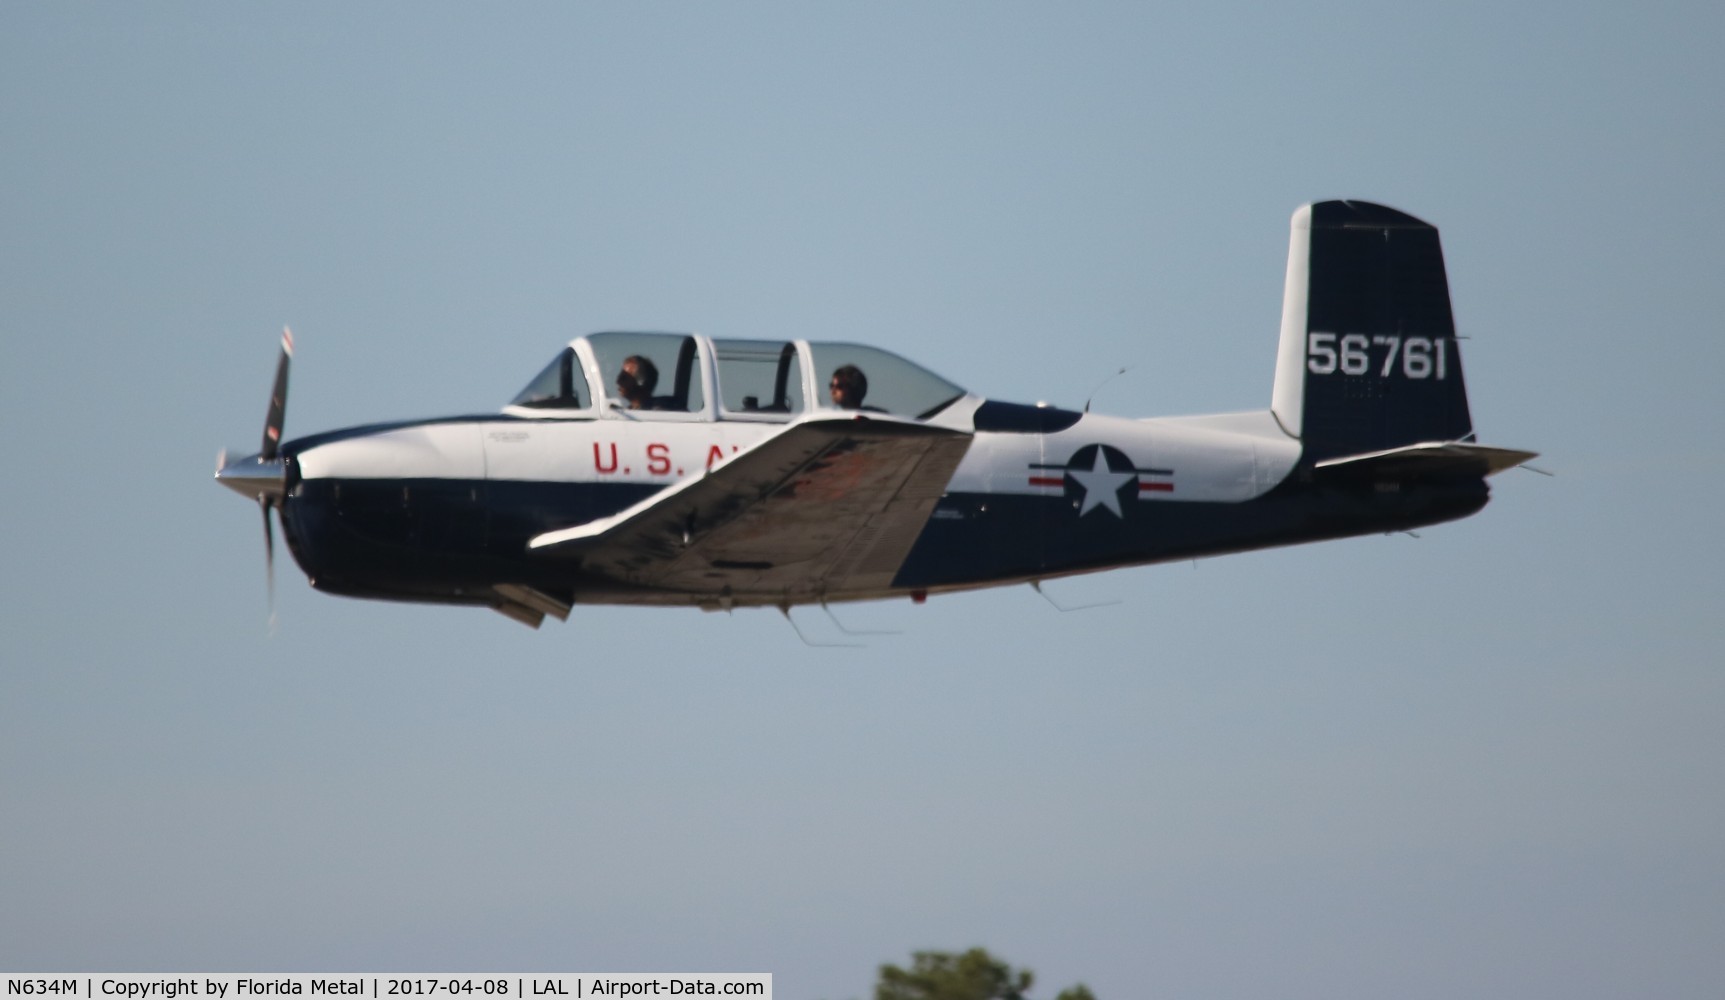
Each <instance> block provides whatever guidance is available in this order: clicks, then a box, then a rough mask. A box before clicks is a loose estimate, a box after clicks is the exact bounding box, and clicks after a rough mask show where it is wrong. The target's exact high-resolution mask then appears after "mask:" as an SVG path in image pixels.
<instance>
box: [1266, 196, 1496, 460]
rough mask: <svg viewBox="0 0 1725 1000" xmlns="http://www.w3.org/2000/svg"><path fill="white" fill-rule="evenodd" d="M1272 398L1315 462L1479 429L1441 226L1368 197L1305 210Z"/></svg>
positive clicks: (1295, 226)
mask: <svg viewBox="0 0 1725 1000" xmlns="http://www.w3.org/2000/svg"><path fill="white" fill-rule="evenodd" d="M1270 408H1271V410H1272V412H1274V413H1275V415H1276V419H1277V420H1279V421H1280V422H1281V424H1282V427H1283V428H1284V429H1285V430H1287V431H1288V433H1290V434H1293V435H1294V436H1296V437H1298V438H1300V440H1301V442H1302V443H1303V444H1304V446H1305V453H1304V456H1305V460H1306V461H1308V462H1316V461H1319V460H1321V459H1325V458H1331V457H1334V456H1339V455H1357V454H1363V453H1367V452H1374V451H1382V450H1385V449H1390V448H1397V447H1400V446H1402V445H1408V444H1416V443H1421V442H1432V441H1460V440H1464V439H1467V438H1470V437H1471V436H1472V433H1473V421H1472V418H1471V417H1470V416H1469V415H1468V406H1467V388H1466V385H1465V383H1464V382H1463V380H1462V367H1461V352H1460V351H1459V350H1458V349H1457V345H1456V339H1455V320H1454V318H1453V317H1452V315H1451V313H1450V301H1449V281H1448V278H1447V277H1446V275H1445V273H1444V263H1443V249H1442V247H1441V246H1440V245H1439V243H1438V232H1437V229H1436V228H1435V227H1433V226H1431V225H1428V224H1427V223H1425V222H1422V221H1420V220H1419V219H1416V218H1414V217H1413V216H1411V215H1407V214H1405V213H1402V212H1398V211H1396V210H1395V209H1393V208H1386V207H1384V206H1382V205H1374V204H1372V203H1370V202H1364V201H1325V202H1318V203H1317V204H1313V205H1306V206H1304V207H1302V208H1300V209H1299V210H1298V211H1296V212H1295V213H1294V218H1293V223H1292V235H1291V238H1290V240H1289V245H1288V275H1287V286H1286V289H1285V291H1284V294H1283V300H1282V333H1281V340H1280V343H1279V347H1278V350H1277V356H1276V383H1275V389H1274V392H1273V394H1272V396H1271V402H1270Z"/></svg>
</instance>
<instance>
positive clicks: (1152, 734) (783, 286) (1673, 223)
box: [0, 3, 1725, 1000]
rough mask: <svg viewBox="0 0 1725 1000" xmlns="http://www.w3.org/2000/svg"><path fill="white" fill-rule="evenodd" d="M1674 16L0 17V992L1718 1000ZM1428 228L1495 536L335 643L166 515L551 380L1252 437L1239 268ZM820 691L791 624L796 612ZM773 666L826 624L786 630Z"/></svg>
mask: <svg viewBox="0 0 1725 1000" xmlns="http://www.w3.org/2000/svg"><path fill="white" fill-rule="evenodd" d="M1722 20H1725V18H1722V16H1721V14H1720V13H1719V10H1718V8H1717V7H1716V6H1713V5H1704V4H1680V3H1679V4H1662V5H1656V9H1653V10H1640V11H1631V10H1629V9H1628V8H1625V7H1624V6H1623V5H1618V4H1577V5H1554V4H1553V5H1544V4H1527V5H1510V6H1507V7H1506V6H1503V5H1493V4H1468V3H1461V4H1445V5H1439V6H1436V7H1431V6H1427V7H1422V8H1419V9H1413V8H1408V9H1404V10H1401V11H1399V12H1398V11H1391V10H1389V9H1387V8H1385V7H1383V6H1382V5H1369V4H1348V3H1331V4H1308V5H1299V6H1290V7H1284V8H1281V9H1278V10H1274V11H1266V10H1262V9H1258V8H1257V7H1254V6H1251V5H1210V6H1207V7H1204V8H1203V9H1190V10H1188V9H1180V10H1174V9H1158V8H1154V7H1151V6H1148V5H1137V4H1076V5H1060V6H1055V5H1035V4H1023V3H990V4H982V3H962V4H931V5H911V4H878V5H838V4H809V5H791V4H728V5H678V4H586V5H578V6H577V5H515V6H510V7H507V8H502V9H482V8H478V7H462V6H449V5H406V4H397V5H381V4H380V5H371V6H359V7H355V6H352V5H333V4H332V5H292V6H289V5H246V6H233V5H203V4H189V5H188V4H169V5H154V6H151V7H148V8H146V7H140V6H137V5H122V4H98V5H79V6H65V5H23V4H13V5H9V6H7V7H6V8H5V9H4V10H3V11H0V178H3V180H4V183H3V184H0V461H3V463H4V468H5V469H6V470H7V472H8V478H7V483H8V487H9V488H8V489H7V490H6V495H5V505H6V506H5V513H4V516H3V517H0V555H3V557H4V563H5V572H4V573H3V574H0V663H3V667H0V801H3V803H4V808H3V809H0V901H3V902H0V966H4V967H5V968H8V969H13V970H19V969H25V968H35V969H64V970H86V969H88V970H99V969H106V970H122V969H124V970H154V969H163V970H171V969H179V970H212V971H213V970H235V971H264V970H292V969H300V970H316V971H330V970H341V969H368V970H387V969H402V970H419V969H423V970H437V969H441V970H452V971H480V970H506V971H518V970H540V969H543V970H602V969H607V970H620V971H632V970H633V971H656V970H702V969H710V970H727V969H735V970H758V971H770V972H773V973H774V974H775V977H776V979H775V985H776V988H777V994H778V995H780V996H785V997H810V998H816V997H827V998H832V1000H839V998H844V997H860V996H863V995H866V994H867V992H868V990H869V988H870V985H871V983H872V981H873V974H874V968H875V966H876V965H877V964H878V963H880V962H883V961H900V962H902V961H906V960H908V958H909V955H910V953H911V951H913V950H915V949H919V948H948V949H958V948H964V947H968V946H970V945H973V944H981V945H984V946H986V947H988V948H990V949H992V950H994V951H995V952H996V953H998V954H1000V955H1002V956H1004V957H1006V958H1007V959H1009V960H1011V961H1013V962H1015V963H1019V964H1024V965H1028V966H1030V967H1032V968H1034V969H1035V970H1036V971H1037V973H1038V977H1039V982H1040V983H1041V986H1040V987H1039V989H1038V991H1037V995H1046V996H1052V995H1053V993H1054V992H1056V991H1057V990H1058V989H1059V988H1060V987H1061V986H1064V985H1067V984H1069V983H1072V982H1075V981H1078V980H1084V981H1085V982H1087V983H1089V984H1090V985H1091V986H1092V988H1094V989H1095V990H1096V992H1097V995H1098V996H1101V997H1104V998H1120V997H1133V996H1146V995H1168V996H1206V997H1256V996H1265V995H1276V996H1284V997H1338V996H1339V997H1380V996H1386V995H1395V996H1403V997H1454V996H1457V995H1490V996H1527V997H1564V998H1576V997H1617V996H1622V995H1626V994H1629V993H1631V992H1634V993H1636V994H1640V995H1659V996H1666V997H1690V996H1693V997H1713V996H1717V995H1719V992H1720V990H1721V988H1722V987H1725V958H1721V957H1720V954H1719V951H1718V947H1717V945H1718V942H1719V940H1721V938H1722V936H1725V855H1722V854H1721V852H1720V850H1719V845H1720V844H1721V843H1725V794H1722V793H1721V791H1720V789H1722V788H1725V738H1722V737H1721V731H1720V727H1719V721H1718V720H1719V718H1720V716H1721V713H1722V710H1725V678H1722V676H1721V670H1720V664H1721V662H1722V661H1725V626H1722V625H1721V622H1720V610H1721V606H1722V601H1721V597H1722V596H1725V587H1722V586H1721V584H1720V583H1719V576H1718V568H1717V564H1718V560H1719V557H1720V555H1721V553H1722V552H1725V529H1722V528H1721V522H1720V519H1719V518H1718V517H1717V516H1716V515H1715V514H1714V513H1713V511H1712V508H1713V503H1712V499H1713V498H1714V497H1717V496H1719V495H1721V494H1722V493H1725V474H1722V471H1721V469H1722V466H1725V416H1722V412H1725V408H1722V407H1721V405H1720V398H1721V397H1720V392H1719V389H1718V381H1719V375H1718V372H1719V370H1720V369H1721V367H1722V364H1725V348H1722V347H1721V343H1722V338H1721V337H1720V335H1719V334H1720V330H1721V324H1720V320H1719V302H1720V295H1719V292H1718V288H1719V280H1718V277H1717V275H1718V273H1719V271H1720V270H1721V263H1722V258H1725V255H1722V254H1721V252H1720V250H1719V245H1720V243H1719V236H1718V234H1719V233H1720V232H1721V231H1725V199H1721V197H1720V191H1719V186H1720V164H1721V163H1722V162H1725V127H1722V125H1725V121H1722V119H1721V107H1720V102H1719V95H1720V94H1722V93H1725V70H1722V69H1721V64H1720V61H1719V60H1718V58H1717V53H1716V51H1715V50H1716V47H1717V46H1716V43H1717V39H1718V38H1719V37H1721V35H1722V34H1725V23H1721V22H1722ZM1331 197H1357V198H1366V199H1370V200H1374V201H1380V202H1383V203H1386V204H1390V205H1394V206H1396V207H1398V208H1401V209H1404V210H1406V211H1408V212H1411V213H1413V214H1415V215H1418V216H1421V217H1423V218H1426V219H1428V220H1430V221H1432V222H1433V223H1435V224H1436V225H1438V226H1439V227H1440V228H1441V229H1442V231H1443V234H1444V243H1445V248H1446V251H1447V255H1448V264H1449V272H1450V279H1451V291H1452V296H1453V299H1454V304H1455V311H1456V316H1457V319H1458V324H1459V326H1460V328H1461V332H1462V333H1463V334H1464V335H1465V336H1467V337H1469V338H1470V339H1469V340H1468V341H1467V342H1466V343H1465V344H1464V353H1465V357H1466V362H1467V373H1468V380H1469V384H1470V388H1471V398H1472V404H1473V413H1474V418H1475V425H1476V428H1477V429H1478V430H1479V432H1480V435H1481V437H1482V439H1483V440H1485V441H1487V442H1490V443H1495V444H1502V445H1506V446H1511V447H1526V448H1531V449H1536V450H1539V451H1541V452H1543V453H1544V457H1543V458H1542V459H1541V460H1540V462H1539V464H1540V465H1541V466H1542V467H1544V468H1548V469H1550V470H1553V471H1555V472H1556V473H1557V475H1556V477H1555V478H1543V477H1539V476H1535V475H1531V474H1528V473H1525V472H1513V473H1510V474H1506V475H1504V476H1503V477H1501V478H1499V479H1498V480H1496V481H1495V482H1496V492H1495V499H1494V502H1493V503H1492V505H1491V506H1490V507H1488V508H1487V509H1486V510H1485V511H1484V512H1483V513H1482V514H1481V515H1479V516H1477V517H1475V518H1472V519H1470V520H1467V521H1463V522H1460V523H1456V524H1452V525H1447V526H1442V527H1439V528H1435V529H1431V530H1428V531H1424V532H1422V533H1421V537H1420V538H1418V539H1413V538H1408V537H1405V536H1404V537H1394V538H1378V537H1374V538H1367V539H1357V540H1351V541H1344V542H1338V543H1330V544H1326V545H1321V546H1311V547H1305V548H1297V549H1289V550H1283V551H1275V552H1265V553H1256V554H1249V555H1242V556H1234V557H1228V558H1223V559H1216V560H1207V561H1203V562H1200V563H1199V564H1197V565H1195V566H1193V565H1177V566H1165V567H1160V568H1151V569H1144V570H1132V571H1123V572H1116V573H1112V574H1107V575H1102V576H1098V577H1090V578H1085V579H1082V580H1073V581H1062V582H1060V583H1058V584H1051V585H1050V586H1049V588H1048V589H1049V591H1050V593H1051V594H1054V595H1055V596H1057V597H1058V598H1059V599H1060V600H1062V601H1064V602H1067V603H1074V604H1076V603H1083V602H1087V601H1103V600H1119V601H1121V602H1122V603H1120V604H1118V605H1115V606H1111V607H1107V608H1100V609H1096V610H1090V611H1084V612H1077V613H1071V614H1061V613H1059V612H1057V611H1055V610H1054V609H1053V608H1052V607H1050V606H1049V605H1048V604H1047V603H1045V602H1043V601H1041V600H1040V599H1039V598H1037V596H1036V595H1035V594H1034V593H1032V592H1031V591H1029V590H1028V589H1026V588H1016V589H1011V590H999V591H989V592H983V593H978V594H970V595H961V596H954V597H945V598H936V599H933V600H931V601H930V602H929V603H928V604H927V605H925V606H922V607H913V606H911V605H909V604H908V603H903V604H897V603H895V604H877V605H868V606H863V607H858V608H851V609H846V617H847V620H848V621H849V623H850V624H852V625H854V626H871V627H876V628H893V629H901V630H903V634H901V635H896V636H883V637H878V638H877V639H874V640H872V641H871V643H870V645H869V647H868V648H866V649H863V650H811V649H808V648H806V647H804V646H803V645H802V644H801V642H799V641H798V639H797V637H796V635H795V634H794V633H793V632H792V631H791V630H790V629H789V628H788V627H787V626H786V625H785V623H784V622H782V621H781V620H779V619H778V617H777V616H776V615H775V614H772V613H738V614H736V615H733V616H724V615H703V614H700V613H698V612H694V611H689V612H676V611H670V612H664V611H660V612H654V611H634V610H623V609H606V608H584V609H580V610H578V611H577V612H576V614H575V615H574V616H572V618H571V620H570V622H569V623H568V624H566V625H562V626H553V625H548V626H547V627H546V628H545V629H543V630H542V631H539V632H529V631H527V630H525V629H522V628H520V627H519V626H516V625H514V624H513V623H511V622H509V621H507V620H505V619H503V618H502V617H501V616H498V615H494V614H490V613H487V612H482V611H461V610H439V609H427V608H418V607H408V606H398V605H387V604H374V603H365V602H354V601H343V600H337V599H333V598H329V597H326V596H323V595H321V594H317V593H315V592H313V591H311V590H310V588H308V587H307V586H305V584H304V581H303V577H302V576H301V575H300V574H299V573H298V571H297V569H296V568H295V567H293V566H292V565H291V563H290V562H289V561H288V560H287V559H286V558H285V555H284V558H283V560H282V565H281V566H279V567H278V569H279V571H280V572H279V582H278V590H279V596H278V601H277V604H278V610H279V615H280V627H279V629H278V630H277V631H276V633H275V634H274V635H271V634H270V631H269V629H268V627H267V624H266V617H267V612H266V607H265V588H264V573H263V558H262V551H261V549H262V540H261V538H260V537H259V535H260V529H259V525H258V524H257V515H256V512H255V511H253V510H251V509H248V508H247V506H246V505H245V504H243V503H240V502H237V501H236V500H235V498H234V497H232V495H231V494H228V493H227V492H226V491H223V490H220V489H218V488H216V487H215V486H214V485H213V484H212V483H211V482H210V481H209V474H210V471H211V469H212V467H213V463H214V458H215V454H216V451H217V450H218V449H219V448H221V447H224V446H225V447H230V448H235V449H242V448H244V449H249V448H250V447H251V446H253V445H254V444H255V442H256V440H257V438H258V436H259V433H260V427H261V424H262V419H263V412H264V408H265V404H266V402H267V392H268V385H269V378H270V374H271V367H272V365H273V363H274V351H275V340H276V336H277V333H278V332H279V329H280V327H281V326H282V325H283V324H284V323H286V324H291V325H292V326H293V327H294V330H295V333H296V338H297V340H298V344H299V351H298V355H297V357H296V366H295V370H294V384H293V391H292V394H291V401H290V405H289V409H288V432H289V434H290V436H291V435H293V434H303V433H309V432H312V431H316V430H324V429H328V428H332V427H339V426H345V425H349V424H354V423H361V422H368V421H373V420H378V419H390V418H403V417H419V416H431V415H436V414H440V413H460V412H474V411H483V410H487V409H492V408H495V407H497V406H500V405H501V404H502V403H503V402H504V401H505V400H506V399H508V398H509V397H510V396H511V395H512V394H513V393H514V392H515V391H516V390H517V389H518V388H520V386H521V385H522V384H524V383H525V382H526V381H527V380H528V378H530V377H531V376H532V375H533V374H534V373H535V372H536V371H537V370H538V368H539V367H540V366H541V365H542V364H543V362H544V361H545V359H546V358H548V357H549V356H550V355H551V354H552V353H553V352H554V351H555V350H556V348H557V347H558V346H559V345H560V344H561V343H563V342H564V341H566V340H567V339H568V338H569V337H571V336H573V335H575V334H578V333H581V332H585V331H590V330H597V329H607V328H612V329H615V328H624V329H628V328H636V329H697V330H700V331H701V332H704V333H709V334H714V335H720V336H736V337H756V336H759V337H809V338H814V339H839V340H858V341H866V342H871V343H876V344H879V345H881V346H883V347H886V348H889V349H892V350H896V351H899V352H901V353H904V354H906V355H908V356H910V357H912V358H914V359H916V360H918V361H920V362H922V363H924V364H926V365H928V366H929V367H931V368H933V369H934V370H936V371H938V372H940V373H942V374H943V375H945V376H947V377H948V378H951V379H953V380H955V381H957V382H959V383H961V384H964V385H966V386H967V387H969V388H971V389H973V390H975V391H977V392H979V393H982V394H985V395H989V396H993V397H996V398H1003V399H1011V400H1022V401H1034V400H1048V401H1051V402H1054V403H1060V404H1066V405H1077V404H1079V403H1081V402H1082V401H1083V400H1084V398H1085V396H1086V395H1087V394H1088V393H1089V392H1090V391H1091V389H1092V388H1093V387H1094V386H1095V385H1096V384H1097V383H1099V382H1101V381H1102V380H1103V379H1104V378H1106V377H1107V376H1108V374H1109V373H1111V372H1113V371H1115V370H1117V369H1118V368H1120V367H1122V366H1129V367H1130V370H1129V371H1128V373H1127V374H1126V375H1124V376H1121V377H1119V378H1116V379H1114V380H1113V381H1110V382H1108V383H1107V385H1106V386H1105V387H1104V388H1103V389H1102V390H1101V391H1100V392H1099V393H1098V394H1097V397H1096V403H1095V407H1096V409H1098V410H1102V411H1105V412H1116V413H1123V414H1128V415H1143V416H1148V415H1158V414H1178V413H1194V412H1209V411H1222V410H1234V409H1249V408H1259V407H1262V406H1265V405H1267V401H1268V397H1269V390H1270V376H1271V370H1272V366H1273V361H1274V354H1275V337H1276V331H1277V325H1278V321H1279V316H1280V296H1281V283H1282V268H1283V263H1284V255H1285V253H1286V250H1287V220H1288V216H1289V214H1290V213H1291V212H1292V211H1293V209H1294V208H1295V207H1296V206H1297V205H1299V204H1301V203H1302V202H1306V201H1312V200H1318V199H1323V198H1331ZM800 620H802V621H803V622H804V624H805V627H806V628H807V629H809V630H810V631H811V632H813V633H817V634H830V626H829V625H828V624H827V623H826V622H825V620H824V619H823V618H822V617H820V616H819V615H818V613H816V614H810V615H806V616H803V617H800ZM823 630H826V631H825V632H823Z"/></svg>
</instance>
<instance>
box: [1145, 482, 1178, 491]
mask: <svg viewBox="0 0 1725 1000" xmlns="http://www.w3.org/2000/svg"><path fill="white" fill-rule="evenodd" d="M1138 492H1140V493H1172V492H1174V484H1173V483H1139V484H1138Z"/></svg>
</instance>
